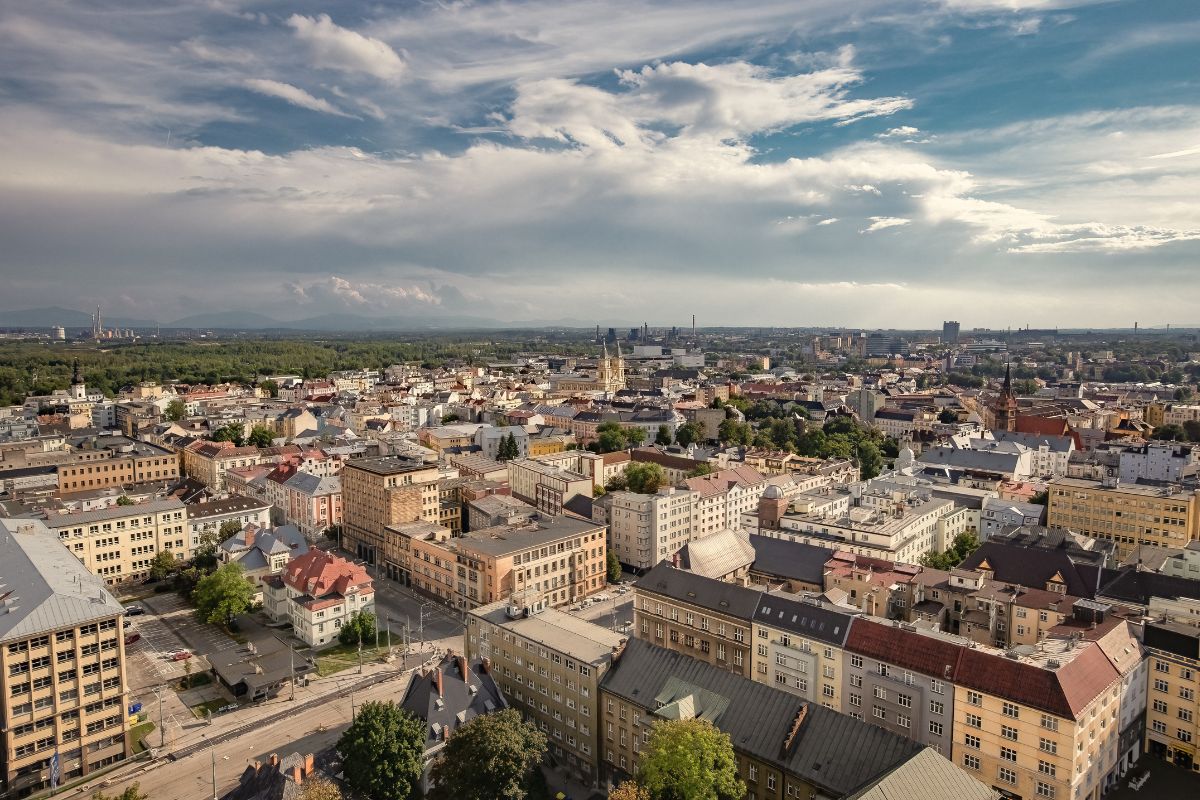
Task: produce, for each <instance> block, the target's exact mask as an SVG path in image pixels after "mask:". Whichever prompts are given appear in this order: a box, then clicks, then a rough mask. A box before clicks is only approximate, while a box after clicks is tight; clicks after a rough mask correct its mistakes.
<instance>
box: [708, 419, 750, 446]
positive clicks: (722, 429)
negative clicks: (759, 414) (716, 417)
mask: <svg viewBox="0 0 1200 800" xmlns="http://www.w3.org/2000/svg"><path fill="white" fill-rule="evenodd" d="M717 438H718V439H720V440H721V442H722V443H723V444H727V445H735V446H736V445H742V446H746V445H749V444H750V443H751V442H753V441H754V429H753V428H751V427H750V426H749V425H748V424H746V423H745V422H738V421H737V420H736V419H725V420H722V421H721V424H720V425H718V426H717Z"/></svg>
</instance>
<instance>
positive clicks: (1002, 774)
mask: <svg viewBox="0 0 1200 800" xmlns="http://www.w3.org/2000/svg"><path fill="white" fill-rule="evenodd" d="M996 777H997V778H999V779H1000V781H1001V783H1013V784H1015V783H1016V782H1017V773H1016V770H1011V769H1009V768H1008V767H1001V768H1000V769H999V770H997V771H996Z"/></svg>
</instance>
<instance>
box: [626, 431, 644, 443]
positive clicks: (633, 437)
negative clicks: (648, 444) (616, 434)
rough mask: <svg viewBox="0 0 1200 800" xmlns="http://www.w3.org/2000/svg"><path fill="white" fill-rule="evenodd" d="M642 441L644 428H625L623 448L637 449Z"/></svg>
mask: <svg viewBox="0 0 1200 800" xmlns="http://www.w3.org/2000/svg"><path fill="white" fill-rule="evenodd" d="M644 441H646V431H645V429H644V428H626V429H625V446H626V447H637V446H638V445H640V444H641V443H642V442H644Z"/></svg>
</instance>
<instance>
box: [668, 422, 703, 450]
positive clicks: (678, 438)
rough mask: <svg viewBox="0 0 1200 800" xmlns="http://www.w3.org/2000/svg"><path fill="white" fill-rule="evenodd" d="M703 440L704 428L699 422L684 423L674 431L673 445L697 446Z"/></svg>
mask: <svg viewBox="0 0 1200 800" xmlns="http://www.w3.org/2000/svg"><path fill="white" fill-rule="evenodd" d="M704 439H705V434H704V426H703V425H701V424H700V423H699V422H685V423H684V424H682V425H680V426H679V427H678V428H676V429H675V443H676V444H678V445H679V446H680V447H688V446H690V445H692V444H699V443H700V442H703V441H704Z"/></svg>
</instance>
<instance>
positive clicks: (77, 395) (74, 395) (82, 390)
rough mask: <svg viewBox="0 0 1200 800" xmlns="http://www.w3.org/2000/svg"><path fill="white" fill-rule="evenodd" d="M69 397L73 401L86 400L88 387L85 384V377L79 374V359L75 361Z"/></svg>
mask: <svg viewBox="0 0 1200 800" xmlns="http://www.w3.org/2000/svg"><path fill="white" fill-rule="evenodd" d="M68 393H69V396H70V398H71V399H72V400H86V399H87V386H86V385H85V384H84V382H83V375H81V374H80V373H79V359H78V358H77V359H75V367H74V369H73V370H72V372H71V388H70V390H69V392H68Z"/></svg>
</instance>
